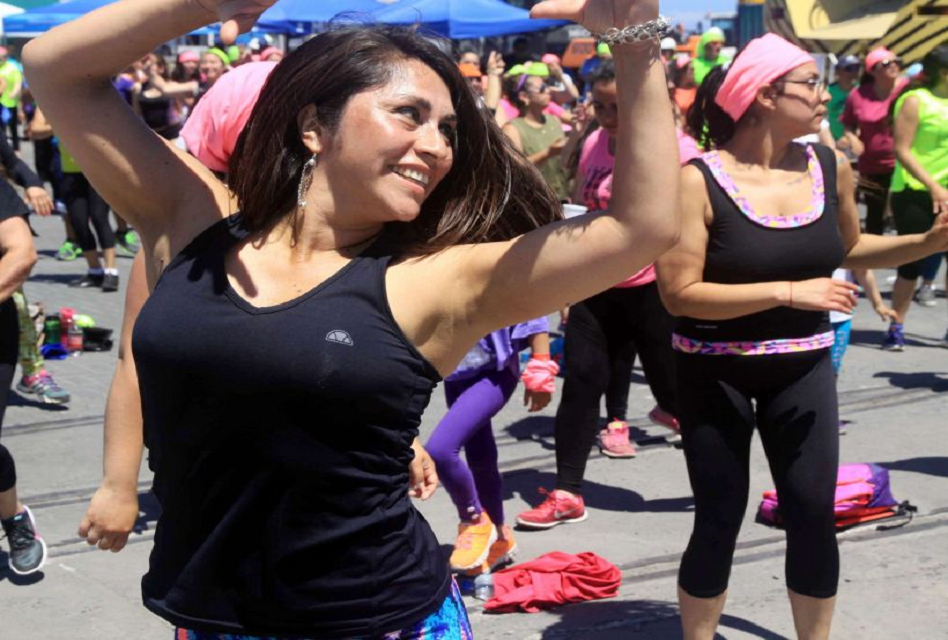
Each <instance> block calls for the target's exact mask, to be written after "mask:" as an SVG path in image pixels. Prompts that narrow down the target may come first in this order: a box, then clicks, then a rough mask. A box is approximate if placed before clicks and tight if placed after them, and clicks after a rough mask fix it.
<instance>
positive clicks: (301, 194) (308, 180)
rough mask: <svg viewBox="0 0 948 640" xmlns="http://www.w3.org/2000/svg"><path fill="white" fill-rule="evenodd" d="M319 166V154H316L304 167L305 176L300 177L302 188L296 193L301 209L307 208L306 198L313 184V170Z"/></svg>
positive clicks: (297, 204) (297, 203)
mask: <svg viewBox="0 0 948 640" xmlns="http://www.w3.org/2000/svg"><path fill="white" fill-rule="evenodd" d="M317 164H319V154H318V153H314V154H313V157H312V158H310V159H309V161H308V162H307V163H306V164H304V165H303V174H302V175H301V176H300V186H299V189H298V190H297V192H296V206H297V207H299V208H300V209H305V208H306V200H305V197H306V193H307V192H308V191H309V187H310V185H312V184H313V170H314V169H315V168H316V165H317Z"/></svg>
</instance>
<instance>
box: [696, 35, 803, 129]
mask: <svg viewBox="0 0 948 640" xmlns="http://www.w3.org/2000/svg"><path fill="white" fill-rule="evenodd" d="M808 62H813V57H812V56H811V55H810V54H809V53H807V52H806V51H804V50H803V49H801V48H800V47H798V46H796V45H794V44H791V43H789V42H787V41H786V40H784V39H783V38H781V37H780V36H778V35H775V34H773V33H768V34H767V35H764V36H761V37H760V38H755V39H753V40H751V41H750V42H749V43H748V44H747V46H746V47H745V48H744V50H743V51H742V52H741V54H740V55H739V56H738V57H737V58H736V59H735V60H734V62H732V63H731V67H730V69H728V70H727V75H725V76H724V82H723V83H722V84H721V88H720V89H718V95H717V96H716V97H715V98H714V101H715V102H716V103H717V105H718V106H719V107H721V108H722V109H724V112H725V113H726V114H728V115H729V116H731V118H732V119H733V120H734V121H735V122H737V121H738V120H740V119H741V116H743V115H744V113H745V112H746V111H747V109H748V108H750V106H751V105H752V104H753V103H754V99H755V98H756V97H757V90H758V89H759V88H760V87H761V85H765V84H769V83H771V82H773V81H774V80H776V79H777V78H779V77H781V76H782V75H784V74H786V73H788V72H790V71H792V70H794V69H796V68H797V67H799V66H802V65H804V64H807V63H808Z"/></svg>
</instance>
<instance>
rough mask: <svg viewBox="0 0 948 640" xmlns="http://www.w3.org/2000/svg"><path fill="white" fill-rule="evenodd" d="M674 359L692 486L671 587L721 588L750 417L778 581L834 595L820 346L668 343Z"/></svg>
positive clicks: (832, 476)
mask: <svg viewBox="0 0 948 640" xmlns="http://www.w3.org/2000/svg"><path fill="white" fill-rule="evenodd" d="M675 359H676V361H677V363H678V368H677V371H678V393H679V397H680V398H681V409H682V414H681V430H682V433H681V435H682V443H683V445H684V450H685V459H686V461H687V464H688V476H689V478H690V480H691V489H692V491H693V492H694V496H695V523H694V529H693V531H692V533H691V540H690V541H689V542H688V548H687V550H686V551H685V554H684V556H683V557H682V561H681V568H680V570H679V574H678V583H679V585H680V586H681V588H682V589H684V590H685V592H687V593H688V594H690V595H692V596H694V597H696V598H713V597H716V596H719V595H721V594H722V593H724V591H725V590H726V589H727V585H728V578H729V577H730V573H731V560H732V558H733V556H734V546H735V543H736V542H737V534H738V532H739V531H740V529H741V522H742V521H743V518H744V511H745V509H746V508H747V493H748V489H749V486H750V480H749V477H750V471H749V462H750V446H751V438H752V435H753V433H754V426H755V423H756V426H757V428H758V430H759V431H760V439H761V442H762V443H763V446H764V451H765V453H766V455H767V461H768V462H769V464H770V473H771V475H772V476H773V480H774V484H775V485H776V488H777V493H778V495H779V496H780V510H781V513H782V515H783V516H784V519H785V522H786V530H787V555H786V562H785V572H786V580H787V586H788V587H789V588H790V589H791V590H793V591H794V592H796V593H799V594H801V595H805V596H811V597H814V598H829V597H832V596H834V595H836V586H837V581H838V580H839V551H838V549H837V547H836V528H835V516H834V512H833V504H834V500H835V495H836V472H837V467H838V463H839V410H838V406H837V397H836V385H835V381H834V374H833V366H832V363H831V359H830V354H829V352H828V351H827V350H819V351H810V352H802V353H789V354H779V355H765V356H711V355H690V354H682V353H677V354H676V358H675ZM752 401H753V402H754V403H755V404H756V415H755V409H754V404H752Z"/></svg>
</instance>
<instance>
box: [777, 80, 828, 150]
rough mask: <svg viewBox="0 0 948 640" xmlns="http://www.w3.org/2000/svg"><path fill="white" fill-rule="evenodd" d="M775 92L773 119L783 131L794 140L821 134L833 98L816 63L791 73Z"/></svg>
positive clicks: (780, 81) (778, 85) (781, 81)
mask: <svg viewBox="0 0 948 640" xmlns="http://www.w3.org/2000/svg"><path fill="white" fill-rule="evenodd" d="M773 89H774V90H775V96H774V102H773V104H774V109H773V117H774V119H775V120H776V121H777V122H776V126H777V127H778V128H779V129H780V130H781V131H786V132H788V133H789V134H792V135H791V137H793V138H797V137H800V136H804V135H808V134H811V133H818V132H819V130H820V124H821V123H822V121H823V118H825V117H826V104H827V103H828V102H829V101H830V94H829V92H827V91H826V85H825V84H824V83H823V81H822V80H820V72H819V69H817V66H816V63H815V62H808V63H807V64H804V65H802V66H799V67H797V68H796V69H793V70H792V71H790V72H788V73H787V74H786V75H784V76H783V77H782V78H780V79H779V80H777V81H775V82H774V83H773Z"/></svg>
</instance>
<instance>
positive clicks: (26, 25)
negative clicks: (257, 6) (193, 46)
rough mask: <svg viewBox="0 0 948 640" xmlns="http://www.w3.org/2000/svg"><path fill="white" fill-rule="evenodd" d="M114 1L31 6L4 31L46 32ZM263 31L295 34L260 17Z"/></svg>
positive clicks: (212, 29) (213, 30) (9, 20)
mask: <svg viewBox="0 0 948 640" xmlns="http://www.w3.org/2000/svg"><path fill="white" fill-rule="evenodd" d="M114 1H115V0H73V1H72V2H62V3H60V4H53V5H49V6H47V7H39V8H37V9H32V10H30V11H27V12H26V13H20V14H18V15H15V16H8V17H6V18H4V19H3V32H4V34H5V35H7V36H17V35H35V34H38V33H45V32H46V31H49V30H50V29H52V28H53V27H58V26H59V25H61V24H63V23H66V22H69V21H70V20H75V19H76V18H78V17H80V16H83V15H85V14H87V13H89V12H91V11H95V10H96V9H98V8H100V7H104V6H105V5H107V4H111V3H113V2H114ZM218 30H219V29H218V28H215V27H213V26H212V27H208V28H205V29H199V30H198V31H195V32H194V33H196V34H207V33H217V31H218ZM255 30H256V31H257V32H262V33H293V32H294V27H293V25H290V24H287V23H281V22H279V21H272V20H261V21H260V22H259V23H257V27H256V29H255Z"/></svg>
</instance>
